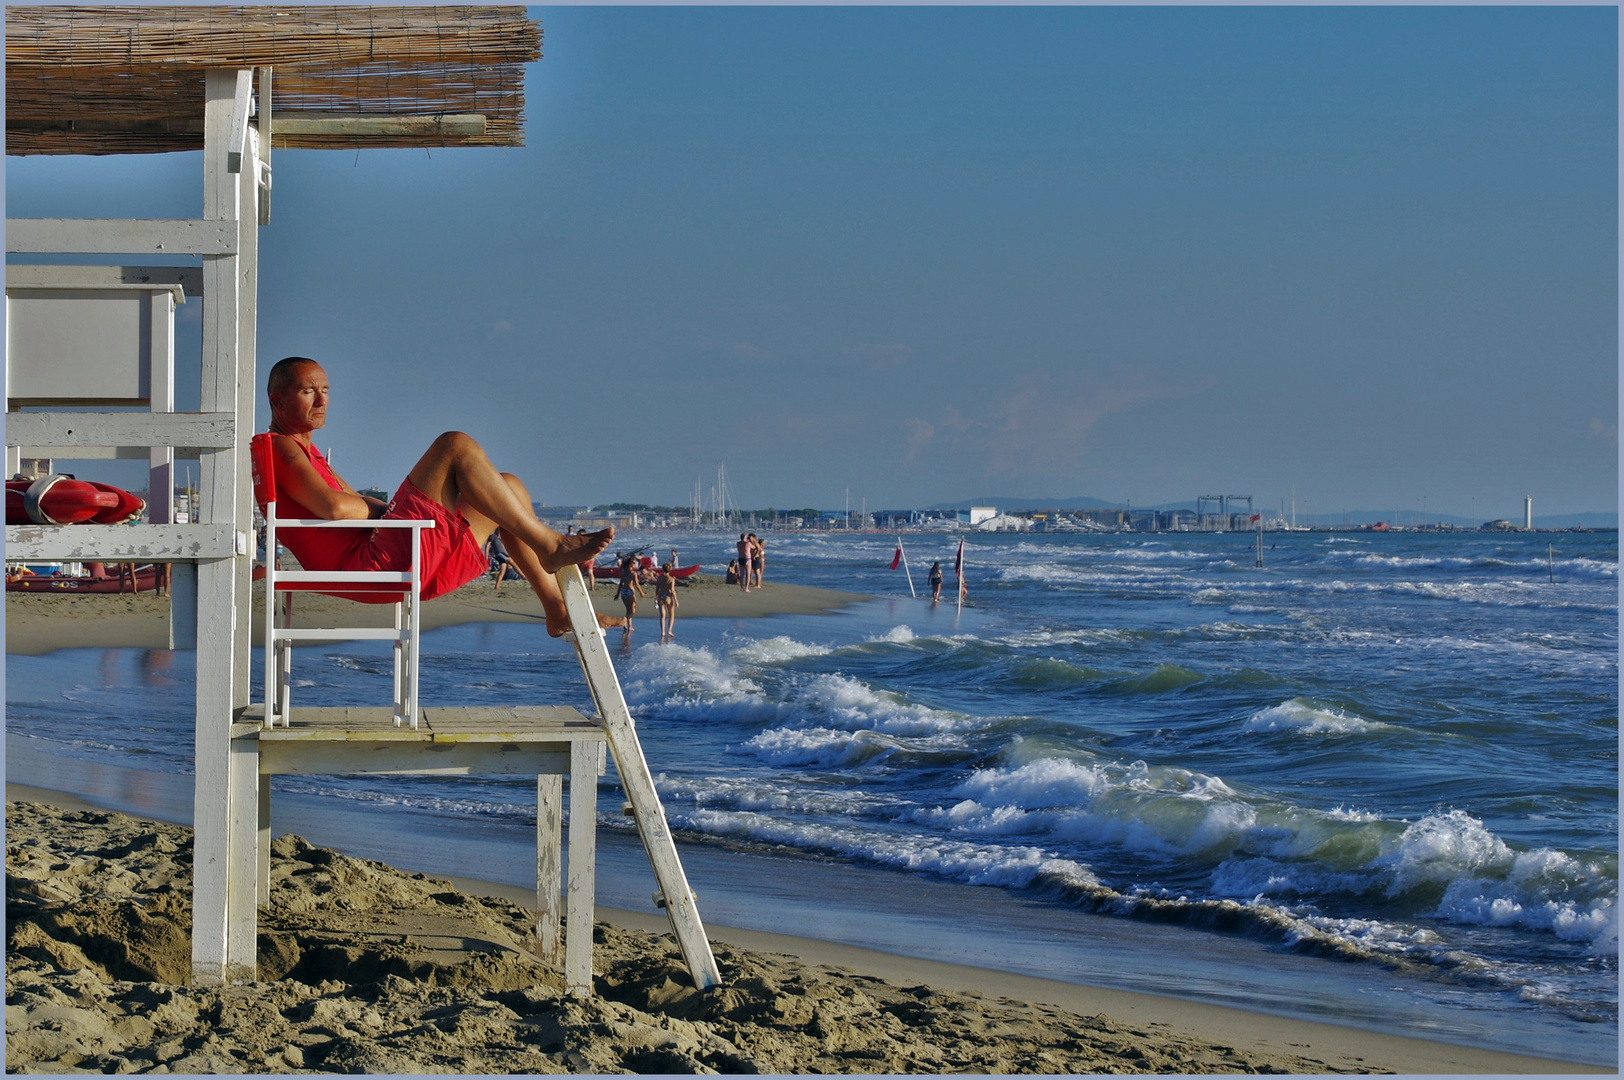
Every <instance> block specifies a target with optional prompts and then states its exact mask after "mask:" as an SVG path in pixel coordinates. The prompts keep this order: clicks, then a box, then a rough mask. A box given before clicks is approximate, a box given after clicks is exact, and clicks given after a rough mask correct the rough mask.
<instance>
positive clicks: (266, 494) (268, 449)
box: [248, 431, 276, 514]
mask: <svg viewBox="0 0 1624 1080" xmlns="http://www.w3.org/2000/svg"><path fill="white" fill-rule="evenodd" d="M248 466H249V469H250V470H251V471H252V472H253V474H254V502H255V503H257V504H258V505H259V512H260V513H261V514H264V513H265V508H266V507H267V506H269V505H270V504H271V503H274V502H275V501H276V455H275V453H274V447H272V445H271V433H270V432H268V431H266V432H261V433H260V434H258V435H255V436H254V437H253V438H252V439H249V440H248Z"/></svg>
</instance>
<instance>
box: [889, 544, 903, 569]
mask: <svg viewBox="0 0 1624 1080" xmlns="http://www.w3.org/2000/svg"><path fill="white" fill-rule="evenodd" d="M901 565H902V545H901V544H898V545H897V553H896V554H895V555H893V556H891V569H893V570H895V569H896V568H897V567H899V566H901Z"/></svg>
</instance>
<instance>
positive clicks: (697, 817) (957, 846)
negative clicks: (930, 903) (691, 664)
mask: <svg viewBox="0 0 1624 1080" xmlns="http://www.w3.org/2000/svg"><path fill="white" fill-rule="evenodd" d="M671 819H672V824H673V825H675V826H676V827H678V828H682V829H692V830H694V831H696V832H701V833H704V834H706V835H708V836H716V837H730V838H737V839H743V840H749V841H754V842H759V843H769V844H783V845H786V846H789V847H794V848H798V849H800V850H802V851H807V852H813V853H821V854H830V855H837V856H841V857H845V858H852V859H858V860H861V861H864V862H868V863H872V864H874V865H878V866H886V867H892V868H894V869H899V870H908V871H913V872H916V873H930V874H937V875H940V876H941V877H945V878H948V879H950V880H954V881H959V882H962V883H964V884H966V885H994V886H1002V887H1004V888H1016V889H1019V888H1027V887H1029V886H1032V885H1033V884H1035V883H1037V882H1039V881H1048V882H1053V883H1059V884H1063V885H1067V886H1071V887H1079V888H1090V887H1096V886H1097V885H1098V879H1097V878H1095V876H1094V873H1093V871H1092V870H1090V869H1089V868H1088V867H1087V866H1086V865H1084V864H1082V863H1078V862H1075V861H1073V860H1070V859H1060V858H1055V857H1054V856H1052V855H1050V854H1049V853H1047V852H1045V851H1044V850H1043V849H1041V848H1036V847H1025V846H1021V847H1010V846H1004V845H995V844H993V845H990V844H976V843H972V842H969V841H962V840H943V839H941V838H939V837H927V836H919V835H915V834H909V833H902V832H894V831H888V830H881V829H879V828H865V827H859V826H852V825H829V824H824V823H820V822H793V821H784V820H782V819H780V818H775V817H771V816H768V815H766V814H759V813H754V812H749V811H729V810H709V809H700V810H693V811H678V812H676V813H674V814H672V815H671Z"/></svg>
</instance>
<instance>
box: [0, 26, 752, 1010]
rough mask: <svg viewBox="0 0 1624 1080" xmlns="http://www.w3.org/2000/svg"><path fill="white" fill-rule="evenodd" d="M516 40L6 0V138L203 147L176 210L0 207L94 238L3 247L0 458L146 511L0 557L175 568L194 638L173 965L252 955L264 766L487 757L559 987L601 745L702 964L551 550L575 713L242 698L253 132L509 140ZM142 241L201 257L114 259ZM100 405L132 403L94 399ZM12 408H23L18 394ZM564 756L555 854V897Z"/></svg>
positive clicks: (591, 830)
mask: <svg viewBox="0 0 1624 1080" xmlns="http://www.w3.org/2000/svg"><path fill="white" fill-rule="evenodd" d="M539 55H540V30H539V27H538V26H537V25H536V24H535V23H533V22H531V21H530V20H529V19H528V18H526V17H525V14H524V9H522V8H511V7H505V8H470V7H460V8H454V7H437V8H387V7H381V8H363V7H324V8H297V7H295V8H280V9H279V8H209V7H137V6H129V7H101V8H92V7H14V8H10V9H8V11H7V22H6V111H7V115H6V152H7V153H8V154H14V155H18V154H20V155H26V154H113V153H160V152H171V151H183V150H202V151H203V178H204V185H203V207H202V214H201V216H200V217H198V218H196V219H185V220H151V219H140V220H86V219H48V220H40V219H36V220H19V219H11V220H8V221H7V222H6V250H7V252H8V253H18V254H26V255H39V254H72V255H75V256H83V255H94V256H109V257H115V258H112V259H110V261H109V263H108V265H97V266H83V265H74V266H41V265H34V264H28V265H21V264H19V265H11V264H10V263H9V260H8V265H7V278H6V286H7V289H6V295H7V310H8V321H7V333H8V349H7V417H6V420H7V423H6V455H7V462H6V464H7V471H8V475H10V474H11V473H13V472H15V471H16V469H17V465H18V462H19V459H20V458H22V457H46V456H53V455H54V456H59V457H68V458H94V457H117V456H140V457H144V458H147V459H148V461H149V467H150V469H151V497H150V498H149V504H150V506H151V514H150V521H149V522H148V523H145V524H139V525H123V526H96V525H70V526H33V525H30V526H7V528H6V558H7V560H8V561H29V562H42V561H106V562H130V561H140V562H164V563H170V564H172V565H173V567H174V577H173V581H174V585H173V588H172V590H171V619H170V623H171V639H172V640H171V646H172V647H175V648H195V649H196V650H197V697H196V702H197V704H196V735H195V771H196V791H195V796H194V805H193V824H194V829H195V832H194V846H193V932H192V979H193V981H194V982H195V983H199V984H213V985H218V984H221V983H229V982H242V981H249V980H252V979H253V978H254V977H255V970H256V956H255V951H256V944H257V921H258V918H257V908H258V906H259V905H261V904H263V903H264V902H265V900H266V899H267V894H268V872H269V842H270V811H271V802H270V792H271V785H270V780H269V778H270V776H271V775H274V774H277V773H289V772H296V773H314V772H322V773H333V772H346V773H347V772H362V773H388V772H406V773H413V772H435V773H441V774H453V775H466V774H475V773H482V774H491V773H495V774H506V775H535V776H536V778H537V910H538V925H537V931H538V939H539V951H540V953H541V955H542V957H543V959H546V960H550V961H552V962H555V963H557V962H559V961H562V966H563V969H564V976H565V982H566V984H567V985H568V986H569V988H570V989H571V990H572V991H573V992H576V993H590V991H591V923H592V890H593V871H594V856H595V828H596V790H597V777H598V776H599V775H600V774H601V773H602V771H603V769H604V749H605V748H607V750H608V752H609V753H611V754H613V755H614V759H615V765H616V769H617V771H618V773H619V775H620V778H621V782H622V786H623V788H624V790H625V793H626V797H627V801H628V803H629V804H630V808H631V811H632V815H633V817H634V819H635V821H636V823H637V826H638V831H639V834H640V835H641V837H642V840H643V844H644V848H645V850H646V851H647V854H648V856H649V860H650V863H651V865H652V867H653V869H654V873H655V878H656V881H657V882H658V884H659V887H660V890H661V892H660V898H659V904H660V906H662V907H664V909H665V911H666V913H667V916H668V918H669V919H670V922H671V927H672V930H673V931H674V932H675V934H676V937H677V941H678V944H679V946H680V948H681V950H682V953H683V956H684V959H685V960H686V962H687V964H688V968H689V970H690V972H691V973H692V975H693V979H694V983H695V985H696V986H698V987H700V988H701V989H706V988H709V987H712V986H715V985H717V984H718V983H719V982H720V975H719V973H718V970H717V967H716V961H715V959H714V957H713V956H712V954H711V951H710V946H709V943H708V942H707V941H706V939H705V935H704V927H703V925H702V924H701V922H700V919H699V914H698V910H697V908H696V906H695V903H694V898H693V892H692V890H691V889H690V888H689V887H688V882H687V879H686V877H685V876H684V874H683V870H682V866H681V862H680V860H679V859H678V857H677V852H676V848H675V845H674V844H673V842H672V839H671V833H670V829H669V827H668V826H667V824H666V820H665V814H664V810H663V808H662V807H661V806H660V802H659V798H658V795H657V793H656V791H655V789H654V783H653V779H652V777H651V776H650V773H649V770H648V765H647V763H646V762H645V760H644V758H643V753H642V748H641V746H640V745H639V743H638V740H637V735H636V732H635V730H634V727H633V724H632V720H631V716H630V714H629V713H628V711H627V709H626V703H625V699H624V697H623V696H622V694H621V690H620V685H619V682H618V680H617V679H616V677H615V673H614V668H613V666H612V664H611V662H610V659H609V652H608V649H607V647H606V645H605V643H604V639H603V634H602V631H601V630H599V629H598V624H597V620H596V617H595V615H594V612H593V609H592V603H591V599H590V597H589V596H588V595H587V592H586V588H585V585H584V583H583V581H582V578H581V575H580V573H579V571H578V570H576V569H574V568H570V569H569V570H567V571H565V572H562V573H560V574H559V575H558V577H559V581H560V584H561V586H562V587H563V590H564V595H565V600H566V603H567V605H568V608H569V613H570V618H571V621H572V623H573V625H574V628H575V634H574V638H575V645H576V649H577V652H578V655H579V657H580V660H581V664H582V669H583V671H584V672H585V674H586V679H587V685H588V687H589V689H590V691H591V694H592V698H593V701H594V704H595V705H596V709H597V715H596V716H595V717H593V718H591V719H588V718H586V717H583V716H582V715H581V714H580V713H578V712H576V711H575V710H574V709H569V708H566V707H560V706H545V705H530V706H517V707H514V708H507V709H467V708H447V707H440V708H436V707H433V706H430V707H426V708H422V709H421V710H420V711H421V723H420V724H419V725H418V726H417V727H416V728H413V727H411V726H409V725H405V726H397V725H396V724H394V723H393V722H392V721H393V719H394V714H395V712H396V711H397V710H396V709H394V708H392V707H389V706H383V705H380V706H379V707H378V708H376V709H372V710H367V709H323V708H312V709H308V710H301V709H299V708H296V707H295V708H292V709H290V710H288V714H287V717H286V723H285V725H281V726H276V727H274V728H273V727H271V726H269V724H268V723H267V718H266V710H265V707H264V706H263V705H260V704H255V703H251V702H250V701H249V672H250V666H249V665H250V646H249V641H250V635H249V627H250V612H251V596H252V594H251V574H252V564H253V555H252V552H253V544H252V538H251V533H252V509H251V485H250V482H249V453H248V444H249V438H250V434H251V428H252V422H253V415H254V402H255V399H256V396H257V393H258V391H259V383H258V379H257V378H256V377H255V371H254V368H255V356H254V342H255V317H256V296H257V292H258V230H259V227H260V226H261V225H264V224H267V223H268V222H269V220H270V190H271V168H270V160H271V151H272V147H273V146H275V147H277V148H304V149H319V148H334V149H356V148H360V147H401V146H427V147H436V148H437V147H444V146H514V145H521V144H522V141H523V140H522V127H521V125H522V118H523V71H524V65H525V64H526V63H527V62H529V61H532V60H535V59H537V58H538V57H539ZM273 70H274V73H275V84H274V90H275V98H274V101H275V102H276V103H277V107H276V108H275V109H273V95H272V92H273V83H272V74H273ZM256 86H257V91H258V92H257V95H256V93H255V91H256ZM284 103H291V105H287V104H284ZM155 255H162V256H176V255H181V256H188V257H192V258H195V259H197V260H198V262H199V263H200V265H193V266H145V265H125V262H126V260H128V259H130V258H131V257H132V256H133V257H134V258H135V259H136V260H139V259H142V258H151V257H153V256H155ZM194 298H195V299H201V301H202V304H203V319H202V323H203V355H202V388H201V397H200V401H201V404H200V410H199V411H198V412H196V413H180V412H175V411H174V389H173V388H174V374H173V371H174V363H173V360H174V337H173V311H174V305H175V304H177V303H183V302H187V301H188V300H189V299H194ZM64 364H67V365H80V368H79V369H77V370H76V371H75V370H74V369H72V368H71V367H64V366H63V365H64ZM69 372H73V377H72V378H64V377H63V376H64V374H66V373H69ZM88 386H94V387H96V388H97V390H96V391H95V392H90V391H87V390H86V389H85V387H88ZM109 404H113V405H125V406H128V405H130V404H142V405H147V406H150V408H149V410H148V411H147V412H128V411H124V412H106V411H100V412H98V411H93V410H94V408H96V407H100V406H106V405H109ZM28 407H34V408H44V409H47V410H49V411H33V412H22V411H17V410H20V409H23V408H28ZM177 457H178V458H183V459H184V458H190V457H196V458H197V460H198V462H199V476H200V484H199V489H198V498H197V502H196V505H195V506H194V507H193V508H192V515H191V520H190V521H188V522H185V523H179V524H177V523H175V522H174V521H173V515H172V513H171V508H170V506H169V496H170V493H171V492H172V491H173V474H172V470H173V465H174V461H175V460H176V459H177ZM266 675H267V678H266V680H265V681H266V684H267V685H271V686H273V687H274V685H275V683H274V678H273V677H272V673H271V672H266ZM566 775H567V776H568V777H569V778H570V779H569V791H570V814H569V829H568V833H569V836H568V839H569V849H568V855H569V864H570V865H569V874H568V878H569V880H568V887H567V890H565V892H564V896H563V897H562V900H563V903H562V909H563V910H562V912H561V911H560V907H561V904H560V900H561V896H560V893H561V885H562V884H563V883H562V882H561V880H560V879H561V876H562V875H561V873H560V869H561V861H562V860H561V855H562V851H561V847H560V839H561V836H560V833H561V822H562V817H563V807H562V791H563V783H562V780H563V777H564V776H566ZM561 914H562V916H563V918H562V922H563V924H564V925H563V930H564V938H565V940H564V942H563V944H562V948H560V943H559V930H560V921H561V920H560V915H561Z"/></svg>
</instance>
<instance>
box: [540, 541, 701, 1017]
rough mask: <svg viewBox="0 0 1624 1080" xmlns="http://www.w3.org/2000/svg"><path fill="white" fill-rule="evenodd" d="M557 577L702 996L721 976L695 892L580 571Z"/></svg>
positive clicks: (601, 721)
mask: <svg viewBox="0 0 1624 1080" xmlns="http://www.w3.org/2000/svg"><path fill="white" fill-rule="evenodd" d="M556 577H557V578H558V583H559V585H560V587H562V589H563V590H564V604H565V606H566V608H567V609H568V611H569V617H570V625H571V626H572V628H573V630H574V635H573V636H574V638H575V654H576V656H578V657H579V658H580V660H581V670H582V671H584V672H585V673H586V685H587V689H588V690H590V691H591V692H592V701H593V703H594V704H595V705H596V706H597V707H598V723H599V724H601V725H602V727H603V730H604V734H605V736H606V737H607V740H608V743H609V752H610V753H611V754H613V755H614V758H615V769H616V771H618V772H619V773H620V784H621V787H622V788H623V789H624V790H625V792H626V801H627V802H628V803H629V804H630V806H631V811H632V818H633V820H635V821H636V822H637V832H638V835H639V836H641V837H642V838H643V850H644V851H646V852H647V853H648V861H649V865H650V866H652V867H653V869H654V878H655V881H656V883H657V884H658V885H659V887H660V897H659V899H660V902H661V904H662V906H663V907H664V908H665V914H666V918H667V919H669V920H670V921H671V931H672V933H674V934H675V935H676V937H677V945H678V947H680V948H681V949H682V958H683V960H684V961H685V962H686V963H687V965H688V971H689V973H690V974H691V975H692V976H693V980H694V985H695V986H696V987H698V988H699V989H700V990H709V989H711V988H712V987H714V986H718V985H720V984H721V981H722V976H721V973H720V972H719V971H718V970H717V967H716V957H715V956H713V955H712V954H711V948H710V942H709V941H707V940H705V927H704V925H703V924H702V923H701V922H700V921H699V908H698V905H696V904H695V903H694V894H693V890H692V889H690V888H689V887H688V878H687V875H685V874H684V873H683V872H682V860H680V859H678V858H677V846H676V844H675V843H673V842H672V839H671V828H670V826H669V825H667V824H666V820H665V808H664V807H662V806H661V805H660V796H659V793H658V792H656V791H655V790H654V777H653V776H651V775H650V774H649V771H648V761H647V760H645V759H644V757H643V746H642V744H641V743H639V742H638V741H637V728H636V726H635V725H634V724H633V723H632V714H631V710H629V709H628V708H627V707H626V698H625V695H624V694H622V693H621V691H620V680H619V679H618V678H617V677H616V676H615V666H614V664H612V663H611V662H610V660H609V646H608V644H607V643H605V641H604V639H603V630H602V629H601V628H600V627H599V626H598V616H597V612H596V611H595V610H594V609H593V607H592V597H591V596H590V595H588V593H587V590H586V582H585V580H584V579H583V578H582V577H581V569H580V567H578V566H569V567H565V568H564V569H563V570H560V571H559V572H558V573H557V575H556ZM572 812H573V811H572Z"/></svg>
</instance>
